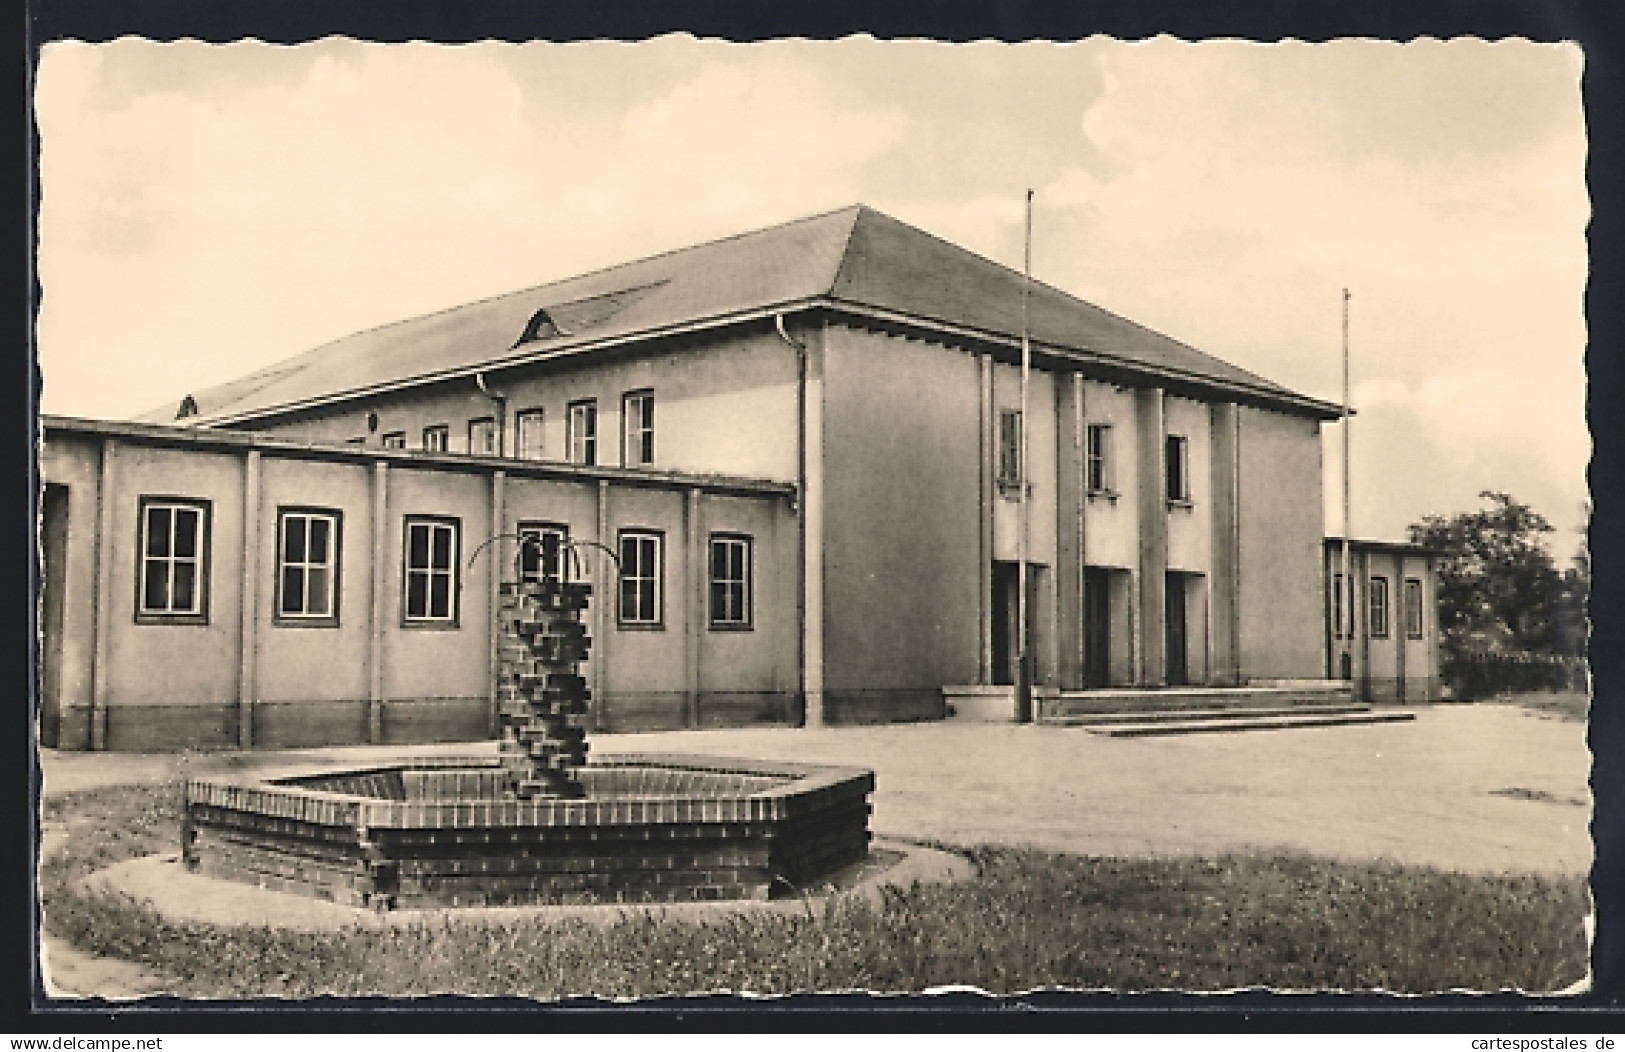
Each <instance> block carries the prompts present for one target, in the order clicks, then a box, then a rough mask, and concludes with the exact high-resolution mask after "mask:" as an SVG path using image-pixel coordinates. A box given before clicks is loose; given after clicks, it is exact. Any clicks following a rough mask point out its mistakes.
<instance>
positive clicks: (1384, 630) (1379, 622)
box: [1371, 577, 1388, 639]
mask: <svg viewBox="0 0 1625 1052" xmlns="http://www.w3.org/2000/svg"><path fill="white" fill-rule="evenodd" d="M1371 638H1372V639H1387V638H1388V578H1386V577H1373V578H1371Z"/></svg>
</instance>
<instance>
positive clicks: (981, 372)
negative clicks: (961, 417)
mask: <svg viewBox="0 0 1625 1052" xmlns="http://www.w3.org/2000/svg"><path fill="white" fill-rule="evenodd" d="M976 380H977V384H978V394H977V402H976V423H977V427H978V428H979V431H978V435H979V439H978V444H977V449H978V452H979V464H980V470H979V474H978V480H979V482H980V485H981V489H980V491H979V492H978V495H977V501H976V506H977V514H978V516H979V520H978V523H979V531H978V534H977V536H978V537H979V538H980V546H979V547H980V558H979V559H978V560H977V565H976V638H977V639H978V640H979V641H980V649H979V650H978V653H977V658H976V682H977V683H979V684H981V685H983V686H988V685H990V684H991V683H992V682H993V508H994V504H995V501H996V499H997V498H996V497H995V496H994V493H993V485H994V471H995V468H994V465H993V458H994V457H995V456H996V455H997V453H996V452H995V451H996V449H997V444H996V443H997V438H996V436H995V435H994V433H993V432H994V428H995V427H996V426H997V425H996V423H995V421H996V420H997V414H995V413H994V411H993V356H992V355H991V354H989V353H988V352H986V351H983V352H982V353H980V354H978V355H977V356H976Z"/></svg>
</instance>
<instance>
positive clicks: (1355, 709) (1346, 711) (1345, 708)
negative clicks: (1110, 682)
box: [1044, 705, 1371, 727]
mask: <svg viewBox="0 0 1625 1052" xmlns="http://www.w3.org/2000/svg"><path fill="white" fill-rule="evenodd" d="M1370 711H1371V706H1369V705H1314V706H1310V705H1286V706H1278V707H1264V706H1259V707H1256V708H1255V707H1251V706H1239V705H1235V706H1230V707H1227V708H1220V709H1180V708H1167V709H1144V710H1141V711H1137V712H1126V711H1125V712H1093V713H1077V714H1073V715H1068V716H1054V717H1046V718H1045V720H1044V722H1045V723H1053V724H1056V725H1059V726H1064V727H1103V726H1112V725H1116V724H1128V723H1167V722H1180V721H1188V722H1192V723H1199V722H1206V721H1209V720H1227V721H1234V720H1237V719H1253V718H1257V719H1275V718H1279V717H1282V716H1352V715H1356V714H1363V713H1368V712H1370Z"/></svg>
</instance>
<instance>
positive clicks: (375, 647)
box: [367, 460, 389, 744]
mask: <svg viewBox="0 0 1625 1052" xmlns="http://www.w3.org/2000/svg"><path fill="white" fill-rule="evenodd" d="M388 562H389V462H388V461H385V460H378V461H374V462H373V465H372V621H371V623H370V626H369V627H370V631H369V633H368V635H367V740H368V741H369V742H372V743H373V744H377V743H378V742H381V741H383V740H384V701H385V697H384V616H385V614H384V611H385V610H387V609H388V601H387V600H388V591H389V567H388Z"/></svg>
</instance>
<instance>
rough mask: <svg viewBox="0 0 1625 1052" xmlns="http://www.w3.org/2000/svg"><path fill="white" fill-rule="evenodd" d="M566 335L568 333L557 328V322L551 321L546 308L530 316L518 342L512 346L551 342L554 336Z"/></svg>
mask: <svg viewBox="0 0 1625 1052" xmlns="http://www.w3.org/2000/svg"><path fill="white" fill-rule="evenodd" d="M568 335H569V333H567V332H565V331H564V330H563V329H561V328H559V325H558V322H556V321H554V320H553V316H552V315H551V314H549V313H548V312H547V308H546V307H543V308H542V309H541V310H539V311H537V312H536V313H535V314H533V315H531V319H530V323H529V324H527V325H526V326H525V331H524V332H523V333H521V334H520V336H519V342H518V343H516V344H514V346H516V347H517V346H518V345H519V343H530V342H531V341H532V340H551V339H553V338H554V337H556V336H568Z"/></svg>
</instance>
